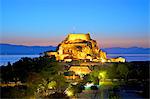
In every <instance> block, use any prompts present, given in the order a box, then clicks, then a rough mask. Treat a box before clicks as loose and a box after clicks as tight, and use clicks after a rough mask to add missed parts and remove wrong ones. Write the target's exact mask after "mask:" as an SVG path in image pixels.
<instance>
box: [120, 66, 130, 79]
mask: <svg viewBox="0 0 150 99" xmlns="http://www.w3.org/2000/svg"><path fill="white" fill-rule="evenodd" d="M117 72H118V73H119V76H120V78H124V79H125V80H127V75H128V73H129V69H128V66H127V65H125V64H118V67H117Z"/></svg>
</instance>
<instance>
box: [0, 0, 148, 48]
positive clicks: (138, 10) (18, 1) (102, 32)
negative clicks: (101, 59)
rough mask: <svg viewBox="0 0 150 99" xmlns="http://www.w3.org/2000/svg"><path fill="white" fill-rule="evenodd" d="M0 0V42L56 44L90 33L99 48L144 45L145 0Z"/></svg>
mask: <svg viewBox="0 0 150 99" xmlns="http://www.w3.org/2000/svg"><path fill="white" fill-rule="evenodd" d="M1 1H2V2H1V5H2V6H1V19H2V20H1V21H2V22H1V23H2V24H1V26H0V27H1V37H2V40H1V43H15V44H24V45H57V44H58V43H59V42H61V41H62V40H63V39H64V37H65V36H66V35H67V34H68V33H70V32H75V33H87V32H90V33H91V36H92V38H93V39H96V40H97V42H98V44H99V45H100V46H102V47H130V46H140V47H148V32H149V31H148V18H149V16H148V0H1Z"/></svg>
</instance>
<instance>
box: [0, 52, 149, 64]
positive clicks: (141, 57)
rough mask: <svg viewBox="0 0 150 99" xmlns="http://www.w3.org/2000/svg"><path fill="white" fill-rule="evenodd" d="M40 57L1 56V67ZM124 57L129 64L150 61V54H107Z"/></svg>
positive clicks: (109, 56)
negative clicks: (27, 58)
mask: <svg viewBox="0 0 150 99" xmlns="http://www.w3.org/2000/svg"><path fill="white" fill-rule="evenodd" d="M39 56H40V55H0V66H2V65H4V66H6V65H7V64H8V62H10V63H11V64H13V63H14V62H16V61H19V60H20V59H21V58H23V57H29V58H36V57H39ZM119 56H121V57H123V58H125V59H126V61H127V62H131V61H150V54H107V57H108V58H115V57H119Z"/></svg>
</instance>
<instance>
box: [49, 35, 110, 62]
mask: <svg viewBox="0 0 150 99" xmlns="http://www.w3.org/2000/svg"><path fill="white" fill-rule="evenodd" d="M47 55H48V56H55V57H56V60H58V61H65V62H70V61H72V60H89V61H93V62H94V61H95V62H107V60H108V59H107V57H106V53H105V52H103V51H102V50H101V49H99V47H98V46H97V42H96V41H95V40H93V39H91V37H90V34H89V33H88V34H74V33H72V34H69V35H68V36H67V37H66V39H65V40H63V41H62V42H61V43H60V44H59V45H58V48H57V51H56V52H47Z"/></svg>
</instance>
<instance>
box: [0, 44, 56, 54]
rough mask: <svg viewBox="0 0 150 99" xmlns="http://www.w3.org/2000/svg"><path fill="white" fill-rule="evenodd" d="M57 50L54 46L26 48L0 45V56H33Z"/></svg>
mask: <svg viewBox="0 0 150 99" xmlns="http://www.w3.org/2000/svg"><path fill="white" fill-rule="evenodd" d="M50 50H53V51H54V50H56V47H54V46H24V45H12V44H0V55H28V54H29V55H30V54H31V55H32V54H40V53H43V52H45V51H50Z"/></svg>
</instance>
